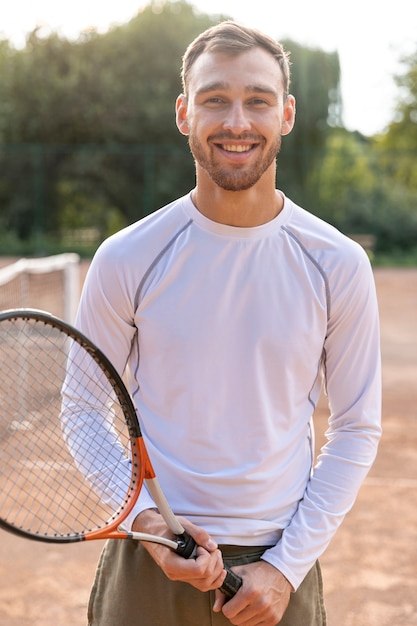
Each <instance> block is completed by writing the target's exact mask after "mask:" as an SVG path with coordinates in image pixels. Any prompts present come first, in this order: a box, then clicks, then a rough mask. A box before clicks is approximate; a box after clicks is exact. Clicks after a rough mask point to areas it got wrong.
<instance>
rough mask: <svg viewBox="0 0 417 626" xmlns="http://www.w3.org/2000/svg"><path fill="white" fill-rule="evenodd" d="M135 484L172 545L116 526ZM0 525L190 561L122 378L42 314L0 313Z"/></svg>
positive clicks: (190, 546) (226, 588)
mask: <svg viewBox="0 0 417 626" xmlns="http://www.w3.org/2000/svg"><path fill="white" fill-rule="evenodd" d="M143 483H145V485H146V487H147V489H148V491H149V493H150V494H151V496H152V498H153V501H154V502H155V504H156V506H157V507H158V510H159V512H160V514H161V515H162V516H163V518H164V520H165V522H166V523H167V525H168V527H169V528H170V530H171V531H172V533H173V538H172V539H168V538H165V537H157V536H154V535H148V534H145V533H137V532H133V531H127V530H126V529H124V528H123V522H124V520H126V518H127V516H128V515H129V513H130V512H131V511H132V509H133V506H134V504H135V502H136V501H137V499H138V497H139V494H140V492H141V489H142V485H143ZM0 527H1V528H3V529H4V530H7V531H10V532H12V533H15V534H17V535H20V536H22V537H27V538H29V539H35V540H39V541H46V542H54V543H68V542H76V541H83V540H93V539H109V538H120V539H126V538H131V539H137V540H139V541H151V542H156V543H160V544H163V545H165V546H167V547H168V548H170V549H171V550H173V551H175V552H176V553H177V554H179V555H181V556H183V557H184V558H192V557H194V556H195V550H196V544H195V541H194V540H193V539H192V537H191V536H190V535H189V534H188V533H187V532H186V531H185V530H184V528H183V526H182V525H181V524H180V522H179V521H178V519H177V518H176V516H175V515H174V513H173V511H172V510H171V508H170V506H169V504H168V502H167V500H166V498H165V497H164V494H163V492H162V490H161V487H160V485H159V483H158V480H157V478H156V476H155V472H154V470H153V468H152V464H151V462H150V460H149V457H148V454H147V451H146V448H145V444H144V441H143V438H142V434H141V430H140V426H139V422H138V418H137V414H136V410H135V408H134V406H133V402H132V399H131V397H130V395H129V393H128V391H127V389H126V387H125V385H124V383H123V381H122V379H121V377H120V376H119V374H118V373H117V371H116V370H115V368H114V367H113V366H112V364H111V363H110V362H109V360H108V359H107V358H106V357H105V355H104V354H103V353H102V352H101V351H100V350H99V349H98V348H97V347H95V346H94V345H93V344H92V343H91V342H90V341H89V340H88V339H87V337H85V336H84V335H83V334H81V333H80V332H78V331H77V330H76V329H74V328H72V327H71V326H70V325H68V324H67V323H65V322H63V321H62V320H59V319H57V318H55V317H53V316H52V315H50V314H49V313H45V312H43V311H36V310H29V309H21V310H14V311H4V312H2V313H0ZM226 571H227V575H226V579H225V581H224V583H223V586H222V587H221V591H222V592H223V593H225V594H226V595H227V596H228V597H232V596H233V595H234V594H235V593H236V592H237V590H238V589H239V587H240V585H241V583H242V580H241V578H240V577H239V576H238V575H236V574H235V573H234V572H232V571H231V570H230V569H228V568H226Z"/></svg>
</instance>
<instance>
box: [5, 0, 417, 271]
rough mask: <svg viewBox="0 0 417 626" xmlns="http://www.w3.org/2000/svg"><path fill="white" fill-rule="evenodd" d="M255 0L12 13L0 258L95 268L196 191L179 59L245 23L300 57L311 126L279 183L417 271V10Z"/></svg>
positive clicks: (8, 15) (383, 259)
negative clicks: (120, 241) (103, 244)
mask: <svg viewBox="0 0 417 626" xmlns="http://www.w3.org/2000/svg"><path fill="white" fill-rule="evenodd" d="M402 3H403V4H404V10H403V11H402V10H401V6H400V5H401V4H402ZM112 4H113V3H112ZM244 4H245V6H242V3H240V2H236V1H233V0H231V1H229V2H228V0H225V1H223V2H220V1H219V2H216V1H215V0H210V1H209V0H199V2H197V3H196V4H190V3H188V2H185V1H180V2H159V1H153V2H150V3H149V4H146V5H144V6H141V7H138V6H137V3H136V2H132V1H130V2H129V1H124V2H123V0H121V1H120V2H119V3H116V5H118V8H117V7H112V8H111V9H110V8H109V7H108V6H107V7H104V6H103V4H102V3H101V4H99V3H95V2H93V1H92V2H89V3H81V2H75V3H71V4H68V5H64V4H63V3H56V2H54V3H52V2H47V1H46V0H44V1H39V2H36V3H31V2H23V1H19V0H17V1H16V2H14V3H13V5H12V6H7V7H5V6H4V5H3V6H2V7H1V8H0V254H1V255H2V256H8V257H21V256H47V255H51V254H57V253H62V252H78V253H79V254H80V255H81V256H83V257H87V258H88V257H90V256H91V255H92V254H93V252H94V250H95V249H96V247H97V245H98V244H99V243H100V241H102V240H103V238H105V237H107V236H108V235H110V234H111V233H113V232H114V231H116V230H118V229H120V228H121V227H123V226H125V225H127V224H129V223H132V222H134V221H136V220H137V219H139V218H141V217H143V216H144V215H147V214H148V213H150V212H152V211H154V210H155V209H157V208H159V207H160V206H162V205H164V204H165V203H167V202H169V201H171V200H172V199H174V198H175V197H178V196H180V195H182V194H184V193H187V192H188V191H189V190H190V189H191V188H192V187H193V185H194V164H193V161H192V158H191V156H190V153H189V150H188V146H187V142H186V139H185V138H184V137H183V136H181V135H180V134H179V133H178V131H177V129H176V126H175V120H174V103H175V99H176V96H177V95H178V93H179V92H180V91H181V84H180V78H179V68H180V65H181V56H182V54H183V52H184V49H185V48H186V46H187V45H188V43H189V42H190V41H191V40H192V39H193V38H194V37H195V36H196V35H197V34H198V33H199V32H201V31H202V30H203V29H205V28H206V27H208V26H210V25H212V24H215V23H217V22H218V21H219V20H220V19H224V18H228V17H232V18H234V19H236V20H237V21H240V22H242V23H246V24H248V25H251V26H255V27H259V28H262V29H263V30H265V31H266V32H268V33H269V34H270V35H272V36H274V37H275V38H277V39H279V40H280V41H282V42H283V43H284V44H285V46H286V48H287V49H288V50H289V51H290V53H291V59H292V63H293V66H292V85H291V91H292V93H293V94H294V95H295V97H296V99H297V121H296V125H295V128H294V130H293V132H292V133H291V134H290V135H289V136H288V137H285V138H284V142H283V148H282V151H281V155H280V156H279V160H278V173H277V186H278V187H279V188H281V189H282V190H283V191H284V192H285V193H286V194H287V195H288V196H290V197H291V198H292V199H293V200H294V201H295V202H297V203H298V204H301V205H302V206H303V207H304V208H306V209H308V210H309V211H311V212H313V213H315V214H316V215H319V216H320V217H322V218H324V219H325V220H327V221H329V222H330V223H332V224H334V225H335V226H336V227H338V228H340V229H341V230H342V231H344V232H345V233H346V234H349V235H352V236H353V237H355V238H357V239H359V241H360V242H361V243H363V245H364V246H365V247H366V248H367V249H368V251H369V253H370V255H371V256H372V259H373V261H374V263H375V264H379V265H382V264H384V265H392V264H396V265H398V264H401V265H416V264H417V160H416V148H417V35H416V34H415V32H416V31H415V24H416V23H417V22H416V20H415V18H416V17H417V6H415V5H411V6H410V3H409V2H408V0H407V1H406V2H404V0H398V2H397V3H396V6H395V11H392V7H389V6H387V7H385V8H384V7H380V6H377V5H375V3H374V2H373V1H372V0H371V1H370V2H369V1H367V0H364V1H362V2H359V0H353V1H352V2H351V3H349V7H347V6H344V5H341V6H340V7H339V6H338V9H337V12H336V9H335V8H334V4H333V3H332V2H330V1H329V0H318V1H317V2H315V3H311V2H307V1H306V2H298V3H296V5H295V4H294V6H292V7H288V6H287V4H288V3H283V2H281V1H280V0H278V1H276V2H274V3H273V4H271V3H270V2H269V0H268V1H267V2H266V1H265V0H260V1H259V2H257V3H255V4H256V6H251V7H249V6H248V5H246V3H244ZM83 5H84V6H83ZM119 5H120V6H119ZM397 5H398V6H397ZM228 9H229V10H230V13H225V12H224V11H226V10H228ZM213 11H216V12H215V13H214V12H213ZM413 13H414V15H413ZM413 18H414V19H413Z"/></svg>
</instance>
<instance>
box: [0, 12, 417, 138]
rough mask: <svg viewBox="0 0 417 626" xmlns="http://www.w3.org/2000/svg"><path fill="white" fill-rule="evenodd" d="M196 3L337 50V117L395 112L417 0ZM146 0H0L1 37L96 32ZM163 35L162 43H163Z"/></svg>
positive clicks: (381, 125)
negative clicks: (40, 29) (38, 31)
mask: <svg viewBox="0 0 417 626" xmlns="http://www.w3.org/2000/svg"><path fill="white" fill-rule="evenodd" d="M189 2H190V3H191V4H193V5H194V6H195V7H196V9H197V10H199V11H201V12H203V13H208V14H210V15H214V14H219V13H222V14H226V15H228V16H230V17H232V18H233V19H235V20H236V21H238V22H240V23H242V24H245V25H248V26H253V27H255V28H259V29H261V30H263V31H264V32H266V33H268V34H269V35H271V36H272V37H274V38H275V39H278V40H279V39H283V38H289V39H292V40H294V41H296V42H297V43H299V44H302V45H306V46H312V47H318V48H321V49H323V50H326V51H329V52H333V51H337V52H338V53H339V58H340V64H341V70H342V81H341V87H342V97H343V105H344V116H343V121H344V124H345V126H346V127H347V128H348V129H349V130H358V131H360V132H362V133H363V134H365V135H369V136H370V135H373V134H376V133H378V132H383V130H384V129H385V128H386V126H387V125H388V124H389V122H390V121H392V120H393V118H394V107H395V104H396V101H397V99H398V96H399V91H398V88H397V86H396V84H395V82H394V75H395V74H398V73H400V72H401V65H400V59H401V57H403V56H404V55H406V54H409V53H412V52H415V51H416V49H417V26H416V24H417V2H416V1H415V0H395V1H394V2H390V1H388V0H349V2H346V0H345V1H344V2H343V0H292V2H291V1H290V0H286V1H285V2H284V1H283V0H255V1H253V2H251V3H248V2H246V1H245V0H189ZM146 4H148V2H147V1H144V0H116V1H115V2H109V1H108V0H107V1H106V0H104V1H103V0H71V2H61V1H60V0H13V1H12V2H7V1H6V0H0V36H3V37H5V38H7V39H9V41H11V42H12V43H13V44H14V45H15V46H18V47H20V46H23V45H24V42H25V35H26V34H27V33H28V32H30V31H31V30H33V28H35V26H37V25H43V26H44V27H45V28H46V32H47V29H48V28H49V29H51V30H53V31H56V32H58V33H59V34H61V35H62V36H65V37H69V38H76V37H77V36H78V35H79V34H80V32H82V31H83V30H86V29H89V28H91V27H95V28H96V29H97V30H98V31H99V32H106V30H107V29H108V28H109V27H110V26H112V25H117V24H123V23H125V22H127V21H129V20H130V19H131V18H132V17H134V16H135V15H136V13H137V12H138V10H140V7H141V6H143V5H146ZM162 43H163V42H161V44H162Z"/></svg>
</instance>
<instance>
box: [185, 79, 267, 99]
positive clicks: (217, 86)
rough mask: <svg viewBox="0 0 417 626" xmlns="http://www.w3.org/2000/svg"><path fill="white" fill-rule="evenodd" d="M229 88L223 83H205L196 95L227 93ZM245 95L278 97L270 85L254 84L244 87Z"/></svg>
mask: <svg viewBox="0 0 417 626" xmlns="http://www.w3.org/2000/svg"><path fill="white" fill-rule="evenodd" d="M229 88H230V85H229V83H226V82H223V81H215V82H213V83H207V84H206V85H201V87H199V88H198V89H197V90H196V95H197V96H198V95H202V94H205V93H211V92H212V91H227V89H229ZM245 92H246V93H263V94H271V95H274V96H277V95H278V91H277V89H274V88H273V87H271V85H263V84H255V85H246V87H245Z"/></svg>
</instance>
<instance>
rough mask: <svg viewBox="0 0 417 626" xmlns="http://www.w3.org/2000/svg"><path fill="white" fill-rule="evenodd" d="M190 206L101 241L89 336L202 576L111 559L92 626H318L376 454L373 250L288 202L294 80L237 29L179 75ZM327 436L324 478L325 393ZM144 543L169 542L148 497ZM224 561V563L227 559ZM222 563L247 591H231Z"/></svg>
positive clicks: (187, 568)
mask: <svg viewBox="0 0 417 626" xmlns="http://www.w3.org/2000/svg"><path fill="white" fill-rule="evenodd" d="M182 77H183V90H184V91H183V94H182V95H180V96H179V98H178V100H177V103H176V121H177V126H178V128H179V131H180V132H181V133H182V134H184V135H185V136H187V137H188V141H189V145H190V149H191V151H192V154H193V156H194V159H195V165H196V186H195V188H194V189H193V191H192V192H191V193H190V194H189V195H187V196H186V197H184V198H180V199H178V200H176V201H174V202H173V203H172V204H170V205H168V206H167V207H164V208H163V209H161V210H159V211H156V212H155V213H154V214H152V215H150V216H148V217H147V218H145V219H144V220H142V221H140V222H139V223H137V224H134V225H132V226H130V227H128V228H126V229H124V230H123V231H121V232H120V233H118V234H116V235H115V236H113V237H111V238H110V239H109V240H107V241H106V242H105V243H104V244H103V245H102V246H101V247H100V249H99V251H98V252H97V254H96V257H95V259H94V260H93V262H92V265H91V268H90V271H89V273H88V276H87V280H86V283H85V287H84V291H83V296H82V299H81V304H80V310H79V315H78V326H79V327H80V328H81V330H82V331H83V332H84V333H85V334H87V335H88V336H90V338H91V339H92V340H93V341H94V342H95V343H97V344H98V345H99V347H101V349H102V350H103V351H104V352H105V353H106V354H107V356H108V357H109V358H110V360H111V361H112V362H113V363H114V365H115V366H116V368H117V369H118V370H119V371H120V372H123V371H124V370H125V369H126V368H127V370H128V375H129V380H130V390H131V393H132V395H133V399H134V402H135V404H136V406H137V408H138V412H139V415H140V418H141V424H142V427H143V433H144V437H145V441H146V445H147V448H148V451H149V454H150V457H151V459H152V463H153V465H154V467H155V470H156V473H157V475H158V477H159V480H160V483H161V486H162V488H163V490H164V492H165V494H166V495H167V498H168V500H169V502H170V504H171V506H172V507H173V509H174V511H175V512H176V513H177V514H178V515H179V516H181V520H182V521H183V524H184V526H185V528H186V529H187V530H188V532H189V533H190V534H191V535H192V536H193V537H194V539H195V540H196V541H197V543H198V544H199V546H200V547H199V548H198V555H197V558H196V559H195V560H193V559H192V560H185V559H182V558H181V557H179V556H178V555H176V554H174V553H173V552H171V551H170V550H168V549H167V548H165V547H164V546H160V545H156V544H150V543H142V544H141V543H139V542H136V541H130V540H126V541H117V540H113V541H109V542H108V543H107V544H106V546H105V548H104V550H103V554H102V557H101V560H100V564H99V567H98V571H97V576H96V581H95V584H94V587H93V592H92V595H91V600H90V606H89V623H90V626H156V625H163V626H192V625H193V626H205V625H206V624H207V625H208V624H214V625H217V626H221V625H223V626H225V625H227V624H230V623H232V624H236V625H241V626H261V625H262V626H275V625H276V624H280V625H282V626H323V625H324V624H325V623H326V617H325V611H324V606H323V597H322V585H321V575H320V568H319V565H318V561H317V560H318V558H319V557H320V556H321V555H322V553H323V552H324V550H325V549H326V547H327V545H328V544H329V542H330V540H331V538H332V537H333V535H334V533H335V532H336V530H337V528H338V527H339V525H340V523H341V522H342V519H343V517H344V515H345V514H346V512H347V511H348V510H349V509H350V508H351V506H352V504H353V502H354V500H355V497H356V495H357V492H358V489H359V487H360V485H361V483H362V482H363V480H364V478H365V476H366V474H367V472H368V470H369V468H370V466H371V465H372V462H373V460H374V458H375V454H376V450H377V445H378V440H379V437H380V355H379V336H378V333H379V330H378V313H377V304H376V297H375V289H374V283H373V278H372V272H371V268H370V265H369V262H368V259H367V257H366V254H365V253H364V252H363V250H362V249H361V248H360V247H359V246H358V245H357V244H355V243H354V242H352V241H351V240H349V239H348V238H346V237H344V236H343V235H342V234H340V233H339V232H338V231H336V230H335V229H334V228H332V227H330V226H329V225H327V224H325V223H324V222H322V221H321V220H319V219H318V218H316V217H314V216H312V215H310V214H309V213H307V212H306V211H304V210H303V209H301V208H300V207H298V206H296V205H295V204H294V203H293V202H291V200H289V199H288V198H286V197H285V196H284V194H283V193H282V192H281V191H278V190H276V188H275V175H276V156H277V154H278V152H279V150H280V145H281V137H282V136H283V135H287V134H288V133H290V132H291V129H292V128H293V125H294V118H295V100H294V97H293V96H291V95H289V93H288V87H289V62H288V57H287V55H286V53H285V51H284V50H283V49H282V47H281V46H280V45H279V44H278V43H276V42H275V41H273V40H272V39H270V38H269V37H267V36H265V35H263V34H262V33H259V32H257V31H254V30H252V29H249V28H244V27H242V26H239V25H238V24H235V23H233V22H223V23H221V24H219V25H218V26H216V27H214V28H212V29H209V30H208V31H206V32H204V33H203V34H202V35H200V36H199V37H198V38H197V39H196V40H195V41H194V42H193V43H191V45H190V46H189V48H188V50H187V51H186V54H185V56H184V60H183V73H182ZM323 378H324V384H325V389H326V392H327V394H328V397H329V406H330V408H331V416H330V418H329V428H328V431H327V444H326V445H325V446H324V448H323V449H322V450H321V454H320V456H319V458H318V460H317V463H316V462H315V458H314V436H313V428H312V420H311V418H312V414H313V412H314V408H315V406H316V403H317V400H318V398H319V394H320V389H321V384H322V379H323ZM130 524H131V526H132V528H133V530H136V531H144V532H150V533H152V534H169V532H168V530H167V529H166V527H165V524H164V522H163V520H162V519H161V516H160V515H159V513H158V511H157V510H155V505H154V503H153V502H152V499H151V497H150V495H149V494H148V493H146V492H145V493H143V494H142V495H141V497H140V499H139V502H138V504H137V506H136V508H135V510H134V512H133V513H132V515H131V517H130ZM222 557H223V558H222ZM223 559H224V561H225V562H227V564H228V565H230V566H231V567H232V568H233V569H234V570H235V571H236V572H237V573H238V574H239V575H240V576H241V577H242V579H243V584H242V587H241V589H240V590H239V591H238V593H237V594H236V595H235V596H234V597H233V598H232V599H231V600H229V601H226V598H225V596H223V594H221V593H220V592H219V591H218V588H219V587H220V585H221V583H222V581H223V579H224V575H225V572H224V569H223Z"/></svg>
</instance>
